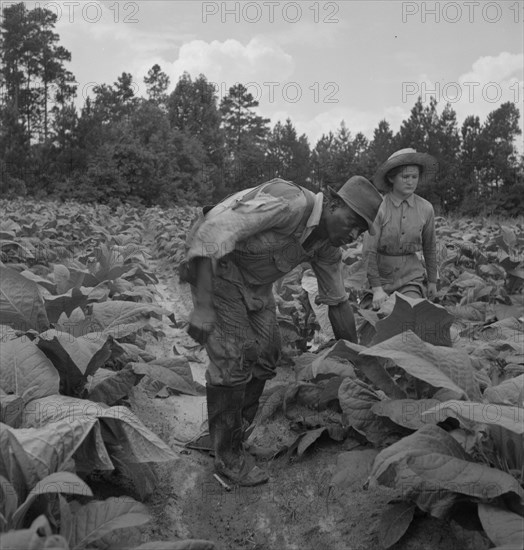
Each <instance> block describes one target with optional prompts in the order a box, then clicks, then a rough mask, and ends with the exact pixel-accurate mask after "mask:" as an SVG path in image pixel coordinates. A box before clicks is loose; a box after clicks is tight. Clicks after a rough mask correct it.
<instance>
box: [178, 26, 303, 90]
mask: <svg viewBox="0 0 524 550" xmlns="http://www.w3.org/2000/svg"><path fill="white" fill-rule="evenodd" d="M294 68H295V63H294V61H293V58H292V56H291V55H289V54H287V53H286V52H285V51H284V50H283V49H282V48H281V47H280V46H279V45H277V44H275V43H273V42H271V41H269V40H267V39H264V38H262V37H255V38H253V39H251V40H250V41H249V42H248V43H247V44H246V45H245V46H244V45H243V44H242V43H241V42H239V41H238V40H234V39H228V40H225V41H224V42H220V41H218V40H213V41H212V42H205V41H204V40H193V41H191V42H188V43H186V44H183V45H182V47H181V48H180V52H179V56H178V59H177V60H176V61H175V62H174V63H173V64H172V66H171V74H170V76H171V77H172V79H173V80H175V81H176V80H178V78H179V77H180V76H181V75H182V73H183V72H184V71H187V72H188V73H189V74H190V75H191V76H193V77H196V76H198V75H199V74H200V73H202V74H204V75H205V76H206V77H207V79H208V80H209V81H211V82H216V83H217V84H224V87H226V88H229V87H230V86H232V85H233V84H235V83H237V82H242V83H247V82H255V83H259V84H260V85H262V84H263V83H264V82H272V81H281V80H283V79H285V78H287V77H289V76H290V75H291V74H292V73H293V71H294Z"/></svg>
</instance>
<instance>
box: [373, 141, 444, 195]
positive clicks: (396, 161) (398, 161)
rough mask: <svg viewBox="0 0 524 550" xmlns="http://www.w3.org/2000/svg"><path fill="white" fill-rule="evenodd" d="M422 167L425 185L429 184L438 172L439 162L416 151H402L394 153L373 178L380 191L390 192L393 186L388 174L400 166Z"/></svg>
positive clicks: (408, 149) (428, 155)
mask: <svg viewBox="0 0 524 550" xmlns="http://www.w3.org/2000/svg"><path fill="white" fill-rule="evenodd" d="M413 165H415V166H420V167H421V169H422V171H421V172H422V174H421V175H422V176H423V178H424V182H425V183H429V182H430V181H431V180H432V178H433V177H434V175H435V174H436V173H437V171H438V162H437V161H436V159H435V157H432V156H431V155H430V154H428V153H418V152H417V151H416V150H415V149H410V148H407V149H400V151H396V152H395V153H393V154H392V155H391V156H390V157H389V158H388V160H386V162H384V163H383V164H382V165H381V166H379V168H378V170H377V171H376V173H375V175H374V176H373V183H374V184H375V185H376V187H377V189H379V190H380V191H389V190H390V189H391V184H389V183H388V180H387V174H388V172H389V171H390V170H393V168H397V167H398V166H413Z"/></svg>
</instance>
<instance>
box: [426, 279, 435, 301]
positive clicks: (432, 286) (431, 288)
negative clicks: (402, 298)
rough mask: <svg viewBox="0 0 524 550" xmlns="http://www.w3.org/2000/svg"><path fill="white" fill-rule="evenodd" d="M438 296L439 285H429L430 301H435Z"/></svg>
mask: <svg viewBox="0 0 524 550" xmlns="http://www.w3.org/2000/svg"><path fill="white" fill-rule="evenodd" d="M436 295H437V283H428V300H433V298H434V297H435V296H436Z"/></svg>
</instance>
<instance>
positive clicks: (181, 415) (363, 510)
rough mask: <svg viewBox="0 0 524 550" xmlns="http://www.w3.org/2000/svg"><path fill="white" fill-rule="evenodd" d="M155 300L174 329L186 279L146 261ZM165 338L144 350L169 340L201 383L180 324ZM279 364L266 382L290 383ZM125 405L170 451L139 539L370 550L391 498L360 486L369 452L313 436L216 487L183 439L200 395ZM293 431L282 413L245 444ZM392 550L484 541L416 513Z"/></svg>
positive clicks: (454, 548) (186, 299)
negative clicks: (345, 470) (261, 476)
mask: <svg viewBox="0 0 524 550" xmlns="http://www.w3.org/2000/svg"><path fill="white" fill-rule="evenodd" d="M155 268H156V273H157V276H158V277H159V279H160V283H159V284H158V285H156V289H157V291H158V293H159V301H160V302H161V303H162V305H163V306H164V307H165V308H166V309H167V310H169V311H172V312H174V314H175V317H176V320H177V321H178V323H180V324H181V325H183V322H184V320H185V319H187V316H188V313H189V311H190V309H191V298H190V294H189V289H188V287H187V285H179V283H178V280H177V277H176V275H174V273H173V272H172V271H170V270H169V268H168V267H167V266H166V265H162V264H161V263H159V262H156V266H155ZM165 333H166V336H165V338H163V339H161V340H160V341H159V342H155V341H152V342H151V343H150V344H149V345H148V349H149V350H150V351H151V352H152V353H154V354H155V355H156V356H157V357H172V356H173V346H175V347H176V349H177V351H178V352H179V353H182V354H184V355H188V356H189V357H190V358H191V361H190V364H191V369H192V372H193V376H194V378H195V380H196V381H198V382H200V383H202V384H203V383H204V372H205V363H206V356H205V351H203V350H199V349H198V348H195V342H194V341H193V340H192V339H191V338H189V337H188V336H187V334H186V333H185V329H184V327H183V326H181V327H180V328H176V327H174V326H173V327H166V330H165ZM293 379H294V372H293V369H292V366H289V365H288V366H283V367H282V368H280V369H279V372H278V376H277V377H276V378H275V379H274V380H272V381H271V382H270V385H272V384H278V383H281V382H282V381H286V380H293ZM130 402H131V406H132V408H133V411H134V412H135V413H136V414H137V415H138V416H139V418H140V419H141V420H142V421H143V422H144V424H145V425H146V426H148V427H149V428H150V429H152V430H153V431H154V432H155V433H157V434H158V435H159V436H160V437H161V438H162V439H163V440H164V441H166V442H167V443H168V444H169V445H170V446H171V448H172V449H173V450H174V451H175V452H176V453H177V454H178V457H179V458H178V460H177V461H174V462H173V463H169V464H163V465H160V466H158V467H156V473H157V475H158V480H159V481H158V484H157V487H156V489H155V491H154V492H153V494H152V495H151V496H150V497H149V498H148V499H147V501H146V504H147V505H148V506H149V507H150V510H151V512H152V514H153V516H154V520H153V521H152V522H151V523H150V524H149V526H148V528H147V530H146V531H145V532H143V533H142V541H146V540H179V539H186V538H197V539H208V540H211V541H214V542H215V543H216V545H217V547H218V548H219V549H220V550H237V549H238V550H243V549H249V550H299V549H300V550H317V549H326V550H378V549H380V548H381V545H380V544H379V540H380V539H379V520H380V517H381V514H382V513H383V511H384V510H385V509H386V508H387V507H388V501H390V500H392V499H394V498H395V496H397V495H395V494H394V493H393V492H391V491H388V490H387V489H382V488H379V489H373V490H365V489H364V488H363V485H364V483H365V481H366V478H367V475H368V472H369V470H370V468H371V465H372V463H373V459H374V456H375V455H376V452H377V451H376V450H374V449H373V448H371V447H369V446H368V445H366V444H365V443H363V442H362V441H358V440H355V439H352V438H349V439H346V440H345V441H344V442H342V443H335V442H334V441H331V440H329V439H327V441H326V440H324V439H322V438H321V439H320V440H319V441H318V442H317V443H316V444H314V445H313V446H312V447H311V448H309V449H308V450H307V451H306V452H305V453H304V455H303V456H302V457H301V458H300V459H298V458H297V457H296V456H295V457H291V459H289V458H288V457H286V456H281V457H279V458H275V459H272V460H267V461H262V462H261V463H260V464H261V466H263V467H265V468H266V469H267V471H268V472H269V474H270V476H271V481H270V483H268V484H267V485H263V486H260V487H257V488H233V490H231V491H230V492H228V491H226V490H225V489H224V488H223V487H222V486H221V485H220V484H219V483H218V482H217V481H216V480H215V479H214V477H213V465H212V458H211V457H210V456H208V455H207V454H206V453H204V452H200V451H196V450H191V451H189V450H188V449H186V448H185V447H184V445H183V443H184V442H185V441H188V440H189V439H191V438H193V437H194V436H195V435H197V434H198V433H199V432H200V430H201V425H202V422H203V420H204V419H205V418H206V408H205V398H204V397H203V396H196V397H193V396H185V395H184V396H171V397H167V398H151V397H150V396H148V395H147V394H146V393H145V391H144V389H143V388H142V387H141V386H140V385H139V386H137V387H135V388H134V390H133V394H132V395H131V397H130ZM296 437H297V434H296V432H293V431H292V430H291V429H290V422H289V420H288V419H286V418H285V417H284V416H283V414H282V412H280V413H276V414H275V416H274V417H273V418H271V419H270V420H268V421H266V422H265V423H264V425H262V426H259V427H257V428H256V430H255V431H254V432H253V434H252V436H251V439H250V441H251V442H254V443H256V444H260V445H262V446H266V447H272V448H278V447H281V446H282V445H285V444H289V443H290V442H292V441H293V440H294V439H295V438H296ZM337 463H338V465H339V466H338V467H340V466H341V465H351V466H352V467H351V468H350V471H351V472H352V473H351V475H350V476H348V478H347V479H346V480H345V482H344V484H343V485H341V484H337V485H336V486H331V485H330V482H331V478H332V476H333V474H334V472H335V471H337ZM391 548H393V549H394V550H437V549H445V550H467V549H470V550H473V549H475V550H483V549H484V548H488V545H487V544H486V540H485V539H484V538H483V537H480V536H479V535H478V534H476V533H475V532H473V531H468V530H465V529H463V528H462V527H459V526H458V524H457V523H455V522H443V521H438V520H436V519H433V518H428V517H423V516H420V517H416V519H415V520H414V522H413V523H412V524H411V526H410V528H409V529H408V531H407V533H406V534H405V535H404V537H403V538H402V539H401V540H400V541H399V542H398V543H396V544H395V545H394V546H392V547H391Z"/></svg>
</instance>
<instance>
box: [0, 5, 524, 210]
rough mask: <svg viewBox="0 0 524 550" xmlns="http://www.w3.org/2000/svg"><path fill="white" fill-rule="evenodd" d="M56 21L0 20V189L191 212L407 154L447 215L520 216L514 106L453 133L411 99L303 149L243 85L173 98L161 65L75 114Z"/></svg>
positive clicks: (521, 185) (109, 87)
mask: <svg viewBox="0 0 524 550" xmlns="http://www.w3.org/2000/svg"><path fill="white" fill-rule="evenodd" d="M55 23H56V14H54V13H53V12H51V11H49V10H46V9H42V8H35V9H33V10H28V9H27V8H26V7H25V5H24V4H23V3H19V4H14V5H10V6H8V7H5V8H4V9H3V17H2V21H1V23H0V59H1V66H0V91H1V94H0V170H1V172H0V177H1V182H0V189H1V193H2V196H4V197H5V196H9V197H17V196H24V195H29V196H34V197H36V198H48V197H60V198H66V199H75V200H80V201H96V202H101V203H108V204H115V205H116V204H118V203H119V202H128V203H131V204H137V205H138V204H143V205H146V206H149V205H152V204H163V205H168V204H175V203H176V204H196V203H210V202H216V201H218V200H220V199H221V198H223V197H224V196H225V195H227V194H229V193H231V192H234V191H237V190H239V189H243V188H246V187H251V186H253V185H257V184H258V183H261V182H263V181H266V180H268V179H270V178H272V177H283V178H285V179H289V180H292V181H294V182H296V183H298V184H300V185H303V186H305V187H308V188H310V189H313V190H318V189H320V188H323V187H325V186H326V185H331V186H334V187H337V186H340V185H342V184H343V182H344V181H346V180H347V179H348V177H350V176H351V175H354V174H361V175H364V176H366V177H368V178H370V179H371V177H372V175H373V173H374V172H375V170H376V168H377V167H378V166H379V165H380V164H381V163H382V162H383V161H384V160H385V159H387V158H388V157H389V155H390V154H391V153H392V152H394V151H396V150H398V149H402V148H404V147H414V148H416V149H417V150H419V151H423V152H428V153H430V154H432V155H434V156H435V157H436V158H437V159H438V161H439V167H438V172H437V174H436V177H435V178H434V181H433V182H432V183H431V184H424V185H422V186H421V188H420V193H421V194H422V195H423V196H425V197H426V198H428V199H429V200H431V202H432V203H433V204H434V205H435V206H436V208H437V210H438V211H440V212H442V213H447V212H450V211H461V212H463V213H467V214H478V213H481V212H485V211H486V208H487V210H488V211H491V212H497V213H507V214H510V215H511V214H518V213H520V212H522V210H523V207H524V169H523V158H522V156H519V155H518V153H517V150H516V148H515V145H514V142H515V139H516V138H517V136H519V135H521V129H520V128H519V111H518V109H517V107H516V105H515V104H514V103H511V102H507V103H504V104H502V105H500V106H499V107H498V108H497V109H495V110H494V111H492V112H491V113H489V115H488V116H487V118H486V120H485V121H481V120H480V119H479V117H477V116H469V117H467V118H466V119H465V120H464V122H463V124H462V125H461V126H460V127H459V125H458V122H457V116H456V113H455V111H454V110H453V108H452V106H451V105H450V104H447V105H445V107H444V108H443V109H442V112H441V113H440V114H439V113H438V111H437V101H436V100H435V99H434V98H432V99H431V100H430V102H429V104H427V105H424V104H423V102H422V99H421V98H419V99H418V100H417V101H416V103H415V104H414V106H413V108H412V109H411V112H410V115H409V117H408V118H407V119H406V120H404V121H403V122H402V124H401V127H400V130H399V131H398V132H397V133H396V134H394V133H393V131H392V130H391V128H390V125H389V123H388V122H387V121H386V120H381V121H380V122H379V123H378V126H377V128H376V129H375V130H374V132H373V137H372V138H371V139H368V138H366V136H364V135H363V134H362V133H361V132H358V133H356V134H355V135H353V134H352V133H351V132H350V130H349V129H348V128H347V126H346V125H345V123H344V121H342V122H341V124H340V126H339V128H337V129H334V130H333V131H330V132H329V133H328V134H325V135H323V136H322V137H321V138H320V139H319V140H318V141H317V143H316V144H315V145H314V146H312V145H311V144H310V143H309V140H308V139H307V137H306V136H305V135H304V134H302V135H299V134H298V133H297V130H296V128H295V127H294V125H293V123H292V121H291V120H290V119H287V120H286V121H285V122H281V121H279V122H277V123H276V124H274V125H273V126H272V127H271V126H270V120H269V119H267V118H264V117H262V116H260V115H259V114H258V112H257V107H258V102H257V101H256V100H255V99H254V98H253V96H252V94H250V93H249V92H248V90H247V88H246V87H245V86H244V85H243V84H240V83H239V84H236V85H234V86H232V87H231V88H229V90H228V93H227V94H226V95H225V96H224V97H223V98H222V99H221V100H219V98H218V97H217V90H216V88H215V86H214V85H213V84H212V83H211V82H209V81H208V80H207V78H206V77H205V76H204V75H202V74H201V75H200V76H198V77H197V78H195V79H193V78H192V77H191V76H190V75H189V74H187V73H184V74H183V75H182V76H181V77H180V78H179V80H178V82H177V83H176V85H175V87H174V89H173V91H172V92H170V93H168V89H169V87H170V84H171V82H170V78H169V76H168V75H167V74H165V73H164V72H163V71H162V69H161V67H160V66H159V65H154V66H153V67H152V68H151V69H150V70H149V71H148V74H147V75H146V76H145V77H144V84H145V87H146V91H147V97H138V96H137V95H136V93H135V83H134V82H133V78H132V76H131V74H129V73H126V72H124V73H122V74H121V75H120V76H119V77H118V78H117V80H116V81H115V82H114V83H113V84H100V85H97V86H95V87H94V88H93V90H92V92H93V93H92V97H88V98H87V99H86V100H85V102H84V105H83V107H82V108H81V109H80V111H79V110H78V109H77V108H76V106H75V98H76V94H77V91H78V90H77V83H76V81H75V77H74V75H73V74H72V73H71V72H70V71H69V70H68V69H67V67H66V64H67V63H68V62H69V61H71V53H70V52H69V51H67V50H66V49H65V48H64V47H62V46H61V45H60V44H59V40H60V38H59V36H58V34H56V33H55V32H54V27H55Z"/></svg>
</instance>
